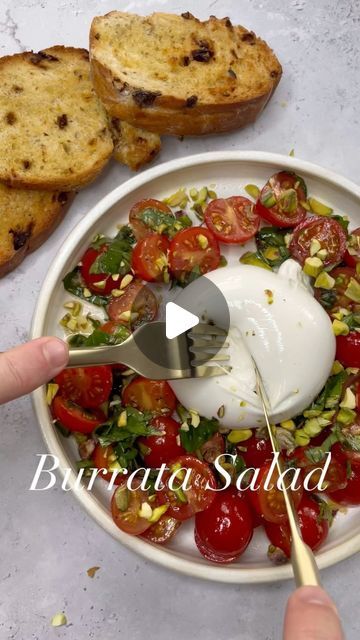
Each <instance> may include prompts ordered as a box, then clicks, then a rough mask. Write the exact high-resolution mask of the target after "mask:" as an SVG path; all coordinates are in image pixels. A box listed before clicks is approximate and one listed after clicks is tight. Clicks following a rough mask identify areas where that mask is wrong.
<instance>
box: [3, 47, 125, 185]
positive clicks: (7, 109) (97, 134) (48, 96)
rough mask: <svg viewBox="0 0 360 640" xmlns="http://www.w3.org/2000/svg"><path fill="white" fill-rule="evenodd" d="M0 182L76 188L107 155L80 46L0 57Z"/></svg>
mask: <svg viewBox="0 0 360 640" xmlns="http://www.w3.org/2000/svg"><path fill="white" fill-rule="evenodd" d="M0 122H1V127H0V181H1V182H4V183H6V184H8V185H10V186H15V187H21V188H25V189H41V190H44V189H45V190H49V191H54V190H56V191H57V190H64V191H67V190H71V189H78V188H79V187H82V186H84V185H86V184H88V183H89V182H91V181H92V180H94V178H96V176H97V175H98V174H99V173H100V171H101V170H102V169H103V167H104V166H105V164H106V163H107V162H108V160H109V158H110V157H111V154H112V152H113V142H112V137H111V133H110V130H109V127H108V120H107V114H106V112H105V109H104V107H103V106H102V104H101V102H100V100H99V99H98V97H97V96H96V93H95V91H94V88H93V86H92V83H91V79H90V65H89V60H88V52H87V51H86V50H85V49H77V48H73V47H63V46H54V47H51V48H49V49H45V50H44V51H41V52H39V53H33V52H24V53H19V54H15V55H12V56H5V57H3V58H0Z"/></svg>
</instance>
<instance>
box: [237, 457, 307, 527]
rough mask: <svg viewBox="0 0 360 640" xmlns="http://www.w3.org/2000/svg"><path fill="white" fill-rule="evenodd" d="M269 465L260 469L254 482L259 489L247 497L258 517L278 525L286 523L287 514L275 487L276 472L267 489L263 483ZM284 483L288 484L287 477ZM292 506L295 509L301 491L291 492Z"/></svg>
mask: <svg viewBox="0 0 360 640" xmlns="http://www.w3.org/2000/svg"><path fill="white" fill-rule="evenodd" d="M270 467H271V464H266V465H264V466H262V467H260V471H259V475H258V478H257V481H256V486H258V487H259V488H258V489H257V490H256V491H250V492H249V497H250V500H251V503H252V506H253V508H254V510H255V511H256V513H257V514H258V515H259V516H263V517H264V518H265V520H267V521H268V522H275V523H277V524H280V523H281V522H286V520H287V513H286V507H285V501H284V496H283V492H282V491H281V489H278V488H277V486H276V483H277V480H278V477H279V475H278V472H277V470H276V469H275V470H274V472H273V474H272V476H271V479H270V482H269V483H268V489H266V488H265V482H266V479H267V476H268V473H269V470H270ZM285 482H287V483H289V477H288V475H287V476H286V478H285ZM291 493H292V497H293V501H294V505H295V507H297V506H298V505H299V502H300V500H301V497H302V494H303V489H302V487H301V488H300V489H297V490H294V491H291Z"/></svg>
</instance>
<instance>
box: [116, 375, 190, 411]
mask: <svg viewBox="0 0 360 640" xmlns="http://www.w3.org/2000/svg"><path fill="white" fill-rule="evenodd" d="M122 399H123V403H124V404H125V405H131V406H132V407H135V408H136V409H138V410H139V411H151V412H152V413H157V414H160V415H163V416H164V415H171V414H172V412H173V411H175V408H176V404H177V400H176V396H175V394H174V392H173V390H172V388H171V387H170V385H169V383H168V382H166V380H148V378H143V377H142V376H137V377H136V378H133V380H131V382H129V384H127V385H126V387H125V388H124V390H123V393H122Z"/></svg>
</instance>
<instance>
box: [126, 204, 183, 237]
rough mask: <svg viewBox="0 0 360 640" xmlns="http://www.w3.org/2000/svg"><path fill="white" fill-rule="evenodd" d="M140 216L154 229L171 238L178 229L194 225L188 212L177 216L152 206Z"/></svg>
mask: <svg viewBox="0 0 360 640" xmlns="http://www.w3.org/2000/svg"><path fill="white" fill-rule="evenodd" d="M139 218H140V220H142V222H143V223H144V224H145V225H146V226H147V227H148V228H149V229H151V230H152V231H156V232H157V233H162V234H164V235H167V236H169V237H170V238H172V237H173V236H174V235H175V234H176V233H178V231H182V229H186V228H187V227H191V226H192V222H191V220H190V218H189V216H188V215H187V214H186V213H184V214H182V215H181V216H179V217H178V218H176V217H175V216H173V215H172V214H171V213H165V212H164V211H160V210H159V209H154V208H152V207H149V208H147V209H144V211H142V212H141V214H140V216H139Z"/></svg>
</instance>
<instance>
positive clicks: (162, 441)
mask: <svg viewBox="0 0 360 640" xmlns="http://www.w3.org/2000/svg"><path fill="white" fill-rule="evenodd" d="M150 424H151V426H152V427H154V429H156V431H157V432H159V434H161V435H157V436H147V437H145V436H143V437H141V438H138V440H137V444H138V445H140V451H141V452H142V453H143V457H144V462H145V464H146V466H147V467H152V468H153V469H156V468H158V467H160V466H161V465H162V463H163V462H169V460H173V459H174V458H176V457H177V456H181V455H184V454H185V453H186V451H185V449H184V448H183V447H182V446H181V445H180V444H178V438H179V429H180V424H179V423H178V422H176V420H173V419H172V418H169V417H167V416H158V417H156V418H153V419H152V420H151V422H150Z"/></svg>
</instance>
